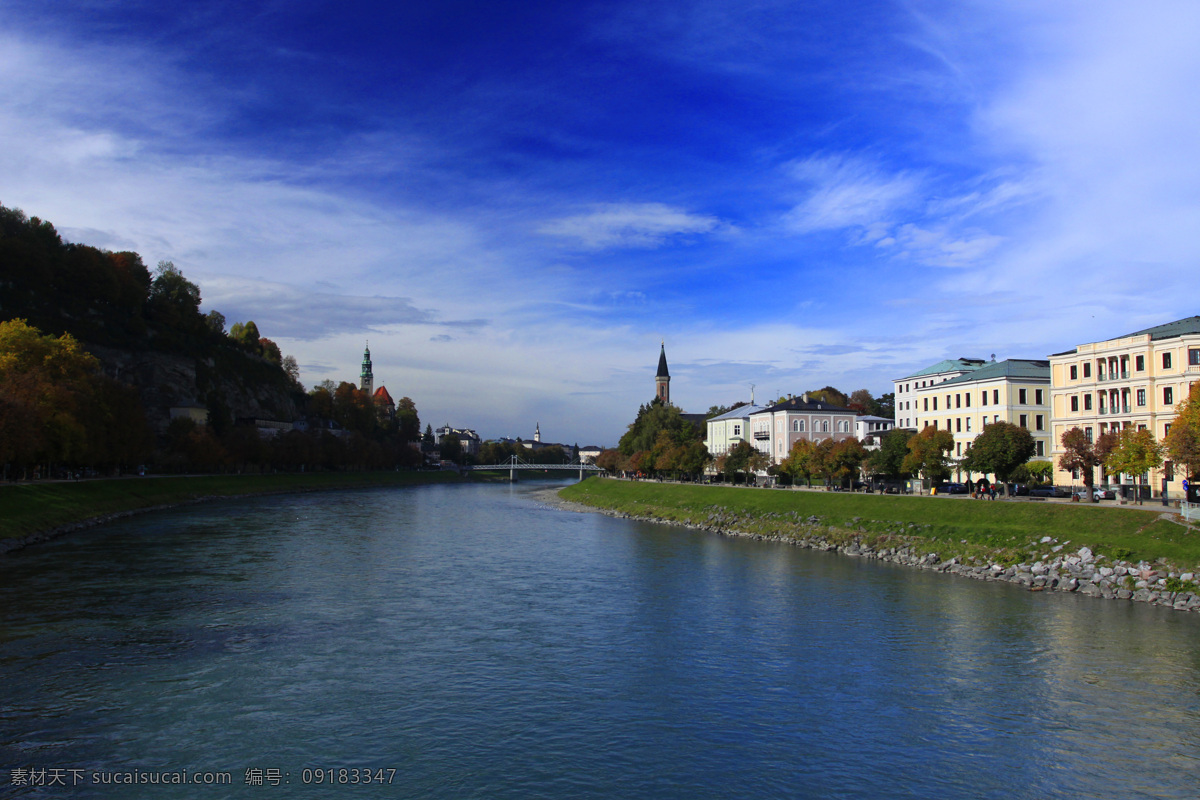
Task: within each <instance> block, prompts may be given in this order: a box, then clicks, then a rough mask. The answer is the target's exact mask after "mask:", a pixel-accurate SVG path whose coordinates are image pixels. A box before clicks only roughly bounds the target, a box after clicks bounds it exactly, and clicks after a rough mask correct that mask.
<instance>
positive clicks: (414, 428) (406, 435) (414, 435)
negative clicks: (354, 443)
mask: <svg viewBox="0 0 1200 800" xmlns="http://www.w3.org/2000/svg"><path fill="white" fill-rule="evenodd" d="M372 402H374V401H372ZM426 430H428V426H426ZM396 431H397V433H398V434H399V436H400V441H402V442H406V443H407V442H415V441H417V439H418V438H420V437H421V418H420V417H419V416H418V415H417V404H416V403H414V402H413V400H412V398H411V397H401V398H400V400H399V402H397V403H396ZM431 437H432V433H431ZM488 463H495V462H488Z"/></svg>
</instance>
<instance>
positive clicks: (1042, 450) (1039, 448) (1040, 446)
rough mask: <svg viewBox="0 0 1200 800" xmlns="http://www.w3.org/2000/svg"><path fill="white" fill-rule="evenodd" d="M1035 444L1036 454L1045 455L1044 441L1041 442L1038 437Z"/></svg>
mask: <svg viewBox="0 0 1200 800" xmlns="http://www.w3.org/2000/svg"><path fill="white" fill-rule="evenodd" d="M1035 444H1036V445H1037V454H1038V455H1039V456H1044V455H1046V443H1045V442H1043V441H1042V440H1041V439H1038V440H1037V442H1035Z"/></svg>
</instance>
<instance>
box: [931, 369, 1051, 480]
mask: <svg viewBox="0 0 1200 800" xmlns="http://www.w3.org/2000/svg"><path fill="white" fill-rule="evenodd" d="M914 402H915V405H914V407H915V408H918V409H919V411H918V412H916V413H917V416H916V419H917V421H918V425H917V426H915V427H917V429H918V430H920V429H921V428H924V427H925V426H926V425H933V426H934V427H936V428H940V429H941V430H946V431H950V433H952V434H953V435H954V450H953V451H952V452H951V456H952V457H953V458H955V459H961V458H962V457H963V456H964V455H966V453H967V451H968V450H970V449H971V445H972V444H973V443H974V441H975V437H977V436H979V434H981V433H983V429H984V428H985V427H987V426H988V425H991V424H992V423H994V422H1008V423H1011V424H1013V425H1019V426H1020V427H1022V428H1025V429H1026V430H1028V431H1029V433H1030V434H1031V435H1032V436H1033V443H1034V447H1035V448H1036V449H1035V450H1034V454H1033V459H1034V460H1045V459H1047V458H1049V455H1050V449H1051V448H1050V436H1051V423H1050V362H1049V361H1037V360H1032V359H1027V358H1010V359H1007V360H1005V361H991V362H988V363H986V364H984V365H983V366H981V367H979V368H978V369H975V370H972V371H970V372H967V373H965V374H963V375H960V376H959V377H957V378H951V379H950V380H947V381H943V382H941V383H938V384H936V385H933V386H928V387H926V388H925V389H922V390H920V391H919V392H917V393H916V397H915V398H914ZM957 477H958V479H959V480H962V479H963V478H965V477H970V476H969V475H966V474H964V473H961V472H958V473H957Z"/></svg>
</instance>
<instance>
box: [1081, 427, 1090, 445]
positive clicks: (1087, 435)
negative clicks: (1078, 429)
mask: <svg viewBox="0 0 1200 800" xmlns="http://www.w3.org/2000/svg"><path fill="white" fill-rule="evenodd" d="M1083 435H1084V436H1086V437H1087V440H1088V441H1089V442H1090V441H1091V440H1092V427H1091V426H1090V425H1089V426H1088V427H1086V428H1084V429H1083Z"/></svg>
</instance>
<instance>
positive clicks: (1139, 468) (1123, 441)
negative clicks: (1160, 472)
mask: <svg viewBox="0 0 1200 800" xmlns="http://www.w3.org/2000/svg"><path fill="white" fill-rule="evenodd" d="M1162 462H1163V447H1162V445H1161V444H1159V443H1158V442H1157V441H1156V440H1155V438H1154V434H1153V433H1151V432H1150V431H1148V430H1145V429H1142V430H1135V429H1133V428H1122V429H1121V432H1120V433H1119V434H1118V435H1117V445H1116V447H1114V448H1113V450H1112V452H1110V453H1109V454H1108V456H1107V457H1106V458H1105V459H1104V468H1105V469H1107V470H1108V471H1109V472H1112V473H1122V472H1124V473H1126V474H1128V475H1132V476H1133V479H1134V483H1135V484H1136V485H1138V486H1139V487H1140V486H1142V485H1143V483H1142V480H1143V476H1144V475H1145V474H1146V473H1147V472H1149V471H1150V470H1152V469H1157V468H1158V467H1159V466H1161V465H1162ZM1141 502H1142V493H1141V490H1140V488H1139V490H1138V504H1139V505H1141Z"/></svg>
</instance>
